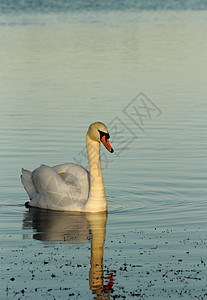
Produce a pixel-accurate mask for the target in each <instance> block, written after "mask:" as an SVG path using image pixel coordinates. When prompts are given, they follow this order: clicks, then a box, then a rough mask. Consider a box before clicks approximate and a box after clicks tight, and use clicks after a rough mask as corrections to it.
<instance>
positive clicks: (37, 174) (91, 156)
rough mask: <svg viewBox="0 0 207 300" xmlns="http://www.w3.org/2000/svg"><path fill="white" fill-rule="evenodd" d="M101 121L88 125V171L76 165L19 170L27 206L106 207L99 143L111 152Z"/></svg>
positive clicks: (78, 208)
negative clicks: (26, 196)
mask: <svg viewBox="0 0 207 300" xmlns="http://www.w3.org/2000/svg"><path fill="white" fill-rule="evenodd" d="M108 139H109V134H108V131H107V128H106V126H105V125H104V124H103V123H100V122H96V123H93V124H91V125H90V127H89V129H88V132H87V135H86V148H87V153H88V162H89V172H88V171H87V170H86V169H85V168H83V167H81V166H79V165H76V164H72V163H71V164H61V165H57V166H54V167H49V166H45V165H41V166H40V167H39V168H37V169H35V170H34V171H33V172H31V171H28V170H24V169H22V176H21V179H22V183H23V185H24V188H25V189H26V191H27V193H28V195H29V198H30V201H29V203H28V205H29V206H34V207H39V208H46V209H52V210H64V211H82V212H97V211H105V210H107V202H106V197H105V188H104V183H103V177H102V171H101V161H100V142H102V143H103V144H104V145H105V147H106V148H107V149H108V150H109V151H110V152H113V149H112V148H111V146H110V144H109V141H108Z"/></svg>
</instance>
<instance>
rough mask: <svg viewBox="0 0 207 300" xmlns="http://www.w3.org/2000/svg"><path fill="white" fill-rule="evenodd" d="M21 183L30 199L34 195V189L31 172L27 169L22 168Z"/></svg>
mask: <svg viewBox="0 0 207 300" xmlns="http://www.w3.org/2000/svg"><path fill="white" fill-rule="evenodd" d="M21 181H22V184H23V186H24V188H25V190H26V192H27V194H28V195H29V198H30V200H32V198H33V197H34V195H35V193H36V190H35V187H34V184H33V181H32V172H31V171H29V170H25V169H22V175H21Z"/></svg>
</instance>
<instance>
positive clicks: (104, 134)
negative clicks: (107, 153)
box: [98, 129, 110, 141]
mask: <svg viewBox="0 0 207 300" xmlns="http://www.w3.org/2000/svg"><path fill="white" fill-rule="evenodd" d="M98 132H99V133H100V140H101V139H102V137H103V136H105V139H106V141H107V140H108V139H110V135H109V133H108V132H103V131H101V130H99V129H98Z"/></svg>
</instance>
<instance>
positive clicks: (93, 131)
mask: <svg viewBox="0 0 207 300" xmlns="http://www.w3.org/2000/svg"><path fill="white" fill-rule="evenodd" d="M87 136H88V137H89V138H90V139H91V140H93V141H96V142H99V143H100V142H102V143H103V145H104V146H105V147H106V149H107V150H108V151H109V152H111V153H113V152H114V150H113V148H112V147H111V145H110V144H109V138H110V135H109V133H108V130H107V128H106V125H104V124H103V123H101V122H95V123H93V124H91V125H90V126H89V128H88V132H87Z"/></svg>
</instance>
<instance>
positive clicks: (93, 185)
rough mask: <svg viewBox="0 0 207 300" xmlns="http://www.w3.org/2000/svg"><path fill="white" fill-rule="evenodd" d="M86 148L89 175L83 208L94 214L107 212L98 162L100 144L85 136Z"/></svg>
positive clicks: (99, 163) (99, 162)
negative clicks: (86, 198) (88, 185)
mask: <svg viewBox="0 0 207 300" xmlns="http://www.w3.org/2000/svg"><path fill="white" fill-rule="evenodd" d="M86 148H87V153H88V164H89V173H90V192H89V198H88V201H87V204H86V207H85V210H86V211H90V212H96V211H104V210H107V203H106V196H105V189H104V182H103V176H102V171H101V160H100V143H99V142H97V141H93V140H91V139H90V138H89V136H88V135H87V136H86Z"/></svg>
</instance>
